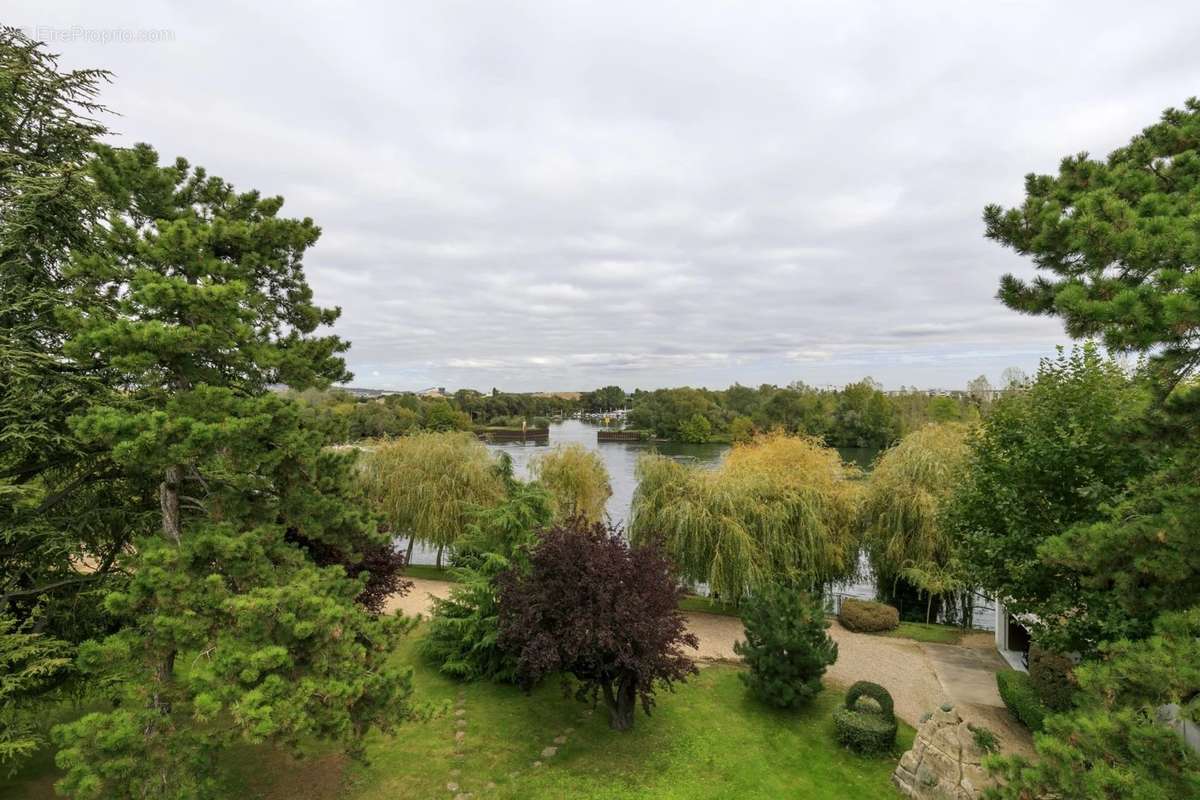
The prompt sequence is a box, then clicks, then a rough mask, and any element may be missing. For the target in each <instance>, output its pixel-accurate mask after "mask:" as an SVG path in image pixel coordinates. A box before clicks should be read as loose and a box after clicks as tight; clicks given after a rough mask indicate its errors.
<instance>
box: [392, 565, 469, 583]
mask: <svg viewBox="0 0 1200 800" xmlns="http://www.w3.org/2000/svg"><path fill="white" fill-rule="evenodd" d="M404 574H405V575H407V576H408V577H410V578H422V579H424V580H427V581H451V582H454V581H456V580H458V579H457V578H455V577H454V573H453V572H451V571H450V568H449V567H435V566H433V565H431V564H409V565H408V566H407V567H405V568H404Z"/></svg>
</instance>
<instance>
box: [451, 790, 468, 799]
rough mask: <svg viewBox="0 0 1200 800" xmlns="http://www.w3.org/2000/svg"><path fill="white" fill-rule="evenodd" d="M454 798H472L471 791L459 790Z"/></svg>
mask: <svg viewBox="0 0 1200 800" xmlns="http://www.w3.org/2000/svg"><path fill="white" fill-rule="evenodd" d="M454 800H471V793H470V792H459V793H458V794H456V795H454Z"/></svg>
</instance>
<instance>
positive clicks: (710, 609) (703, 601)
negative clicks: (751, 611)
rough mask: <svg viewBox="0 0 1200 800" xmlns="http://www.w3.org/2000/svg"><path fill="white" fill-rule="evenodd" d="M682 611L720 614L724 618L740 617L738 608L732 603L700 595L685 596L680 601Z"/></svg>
mask: <svg viewBox="0 0 1200 800" xmlns="http://www.w3.org/2000/svg"><path fill="white" fill-rule="evenodd" d="M679 608H680V610H681V611H698V612H700V613H702V614H720V615H721V616H723V617H737V616H740V613H739V612H738V608H737V606H735V605H732V604H730V603H722V602H721V601H720V600H713V599H712V598H711V597H701V596H700V595H698V594H688V595H684V596H683V597H682V598H680V600H679Z"/></svg>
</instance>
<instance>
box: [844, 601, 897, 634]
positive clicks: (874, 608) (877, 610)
mask: <svg viewBox="0 0 1200 800" xmlns="http://www.w3.org/2000/svg"><path fill="white" fill-rule="evenodd" d="M838 622H840V623H842V627H843V628H845V629H846V630H848V631H855V632H857V633H881V632H883V631H890V630H894V629H895V628H896V627H897V626H898V625H899V624H900V613H899V612H898V611H897V610H896V607H895V606H889V605H887V604H886V603H876V602H874V601H872V600H856V599H854V598H853V597H847V598H845V599H843V600H842V605H841V608H839V609H838Z"/></svg>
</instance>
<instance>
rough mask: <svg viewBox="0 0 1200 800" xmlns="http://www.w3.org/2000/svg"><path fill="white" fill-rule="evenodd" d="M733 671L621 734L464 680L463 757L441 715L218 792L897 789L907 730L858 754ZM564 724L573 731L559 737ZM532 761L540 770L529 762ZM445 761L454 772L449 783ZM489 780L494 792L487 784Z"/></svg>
mask: <svg viewBox="0 0 1200 800" xmlns="http://www.w3.org/2000/svg"><path fill="white" fill-rule="evenodd" d="M411 648H412V643H411V641H410V642H409V643H408V644H406V646H405V647H404V648H403V649H402V651H401V652H399V653H398V654H397V657H398V658H401V659H405V660H408V659H411V658H412V654H411ZM415 666H416V675H415V684H416V689H417V693H418V695H419V698H420V699H421V700H423V701H428V702H432V703H434V704H435V705H436V706H438V707H444V708H447V709H448V708H449V704H451V703H452V702H453V701H454V699H455V696H456V694H457V692H458V690H459V688H460V684H458V683H455V682H453V681H451V680H448V679H446V678H443V677H442V676H441V675H439V674H438V673H436V672H434V671H432V670H431V669H429V668H428V667H427V666H425V665H423V664H420V663H417V664H416V665H415ZM738 671H739V670H738V668H736V667H731V666H724V665H722V666H710V667H706V668H704V669H703V670H701V672H700V675H699V676H698V677H696V678H694V679H693V680H692V681H691V682H689V683H688V684H687V685H686V686H682V687H680V688H679V690H678V691H677V692H676V693H674V694H666V695H661V696H660V704H659V706H658V707H657V708H656V709H655V712H654V716H652V717H645V716H644V715H639V717H638V719H637V724H636V726H635V728H634V730H633V731H632V732H629V733H615V732H612V731H610V730H609V729H608V727H607V723H606V721H605V719H604V714H603V711H601V710H597V711H596V713H595V714H594V715H592V716H586V715H585V713H584V711H585V708H584V706H582V705H581V704H580V703H578V702H576V701H574V700H572V699H568V698H564V697H563V695H562V692H561V689H560V687H559V685H558V684H557V682H553V683H551V684H550V685H547V686H543V687H542V688H540V689H538V690H537V691H535V692H534V693H533V694H532V695H531V696H526V695H524V694H522V693H521V692H520V691H518V690H517V689H515V688H512V687H507V686H495V685H491V684H467V685H462V688H463V691H464V694H465V710H466V714H465V717H464V719H466V720H467V725H466V727H465V732H466V740H465V747H464V757H463V758H462V759H461V760H459V759H456V758H455V757H454V732H455V730H456V728H455V724H454V723H455V719H456V717H454V716H453V715H451V714H450V713H449V712H448V711H446V712H443V713H441V714H439V715H438V716H437V717H435V718H434V719H433V720H431V721H429V722H423V723H412V724H409V725H406V726H404V727H403V728H402V729H401V730H400V731H399V732H398V733H397V734H396V735H395V736H381V735H376V736H374V737H372V740H371V741H370V743H369V747H368V757H369V759H370V764H369V765H366V766H363V765H360V764H356V763H351V762H348V761H346V759H344V758H343V757H341V756H340V755H336V754H334V753H332V752H330V751H324V750H318V751H316V752H314V753H313V754H312V757H310V758H309V759H306V760H302V761H294V760H292V758H291V757H290V756H287V755H284V754H281V753H278V752H276V751H273V750H269V749H267V748H263V747H251V746H246V747H241V748H238V749H237V750H235V751H234V752H233V753H231V754H230V755H229V757H228V763H227V766H228V769H229V777H228V783H227V786H226V788H225V791H224V792H223V794H224V796H229V797H238V798H243V799H244V800H255V799H258V800H335V798H337V799H338V800H340V799H341V798H346V800H405V798H411V800H426V799H427V798H437V797H445V798H450V797H452V796H453V795H452V794H451V793H450V792H449V791H448V789H447V787H446V784H447V783H449V782H454V783H457V784H459V787H460V791H464V792H471V793H472V795H473V797H474V798H477V800H482V798H505V799H506V800H517V798H520V799H521V800H550V799H551V798H554V799H555V800H557V798H563V797H570V798H573V800H587V798H593V799H594V800H601V798H603V799H604V800H610V799H619V798H648V799H653V798H658V799H659V800H668V798H670V799H671V800H683V798H695V799H696V800H700V799H702V798H704V799H711V800H717V799H718V798H732V797H736V798H738V799H739V800H753V798H779V797H803V798H806V800H833V799H834V798H838V799H839V800H878V799H879V798H885V799H886V798H898V797H899V794H898V793H897V792H895V791H894V790H893V789H892V788H891V784H890V780H889V778H890V775H891V772H892V770H893V769H894V767H895V764H896V758H897V757H898V755H899V753H900V752H902V751H903V750H904V749H906V748H907V747H909V746H910V745H911V743H912V735H913V732H912V729H911V728H908V727H907V726H905V725H901V733H900V737H899V742H898V743H897V752H896V754H895V755H893V756H891V757H884V758H868V757H863V756H858V755H854V754H853V753H850V752H848V751H845V750H843V749H841V748H840V747H838V746H837V745H836V744H835V743H834V741H833V726H832V723H831V720H830V713H831V712H832V710H833V709H834V707H835V706H836V705H837V703H838V702H839V700H840V698H841V695H840V693H838V692H836V691H833V690H828V691H826V692H824V693H823V694H822V695H821V697H820V698H819V699H818V700H817V702H816V703H815V704H814V705H813V706H812V707H811V708H809V709H807V710H805V711H803V712H800V713H783V712H777V711H773V710H770V709H767V708H765V707H763V706H761V705H759V704H758V703H756V702H755V701H753V700H752V699H751V698H749V697H748V696H747V694H746V691H745V689H744V687H743V686H742V684H741V682H740V681H739V680H738V677H737V676H738ZM568 728H573V729H574V730H573V731H572V732H570V733H566V731H567V729H568ZM564 733H566V735H567V741H566V743H565V744H563V745H560V746H559V749H558V752H557V753H556V754H555V755H554V756H553V757H550V758H544V759H543V758H541V756H540V754H541V751H542V749H543V748H545V747H547V746H550V745H552V744H553V739H554V738H555V737H556V736H560V735H563V734H564ZM537 760H542V761H543V762H544V764H543V766H541V767H538V768H534V767H533V766H532V764H533V762H534V761H537ZM454 769H459V770H461V774H460V775H459V776H454V777H452V776H451V770H454ZM514 772H516V773H517V775H516V777H512V773H514ZM53 780H54V773H53V767H52V766H51V764H50V763H49V760H48V758H43V759H42V760H40V761H39V762H38V763H37V764H36V765H34V767H33V768H32V769H27V770H26V772H25V774H24V775H23V776H21V777H20V778H19V779H18V780H17V781H15V782H12V783H5V782H3V781H0V796H3V797H6V798H8V797H11V798H13V800H48V799H49V798H52V797H54V794H53V792H52V790H51V784H52V782H53ZM488 782H494V783H495V784H496V786H495V788H493V789H490V790H488V789H487V788H486V784H487V783H488Z"/></svg>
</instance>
